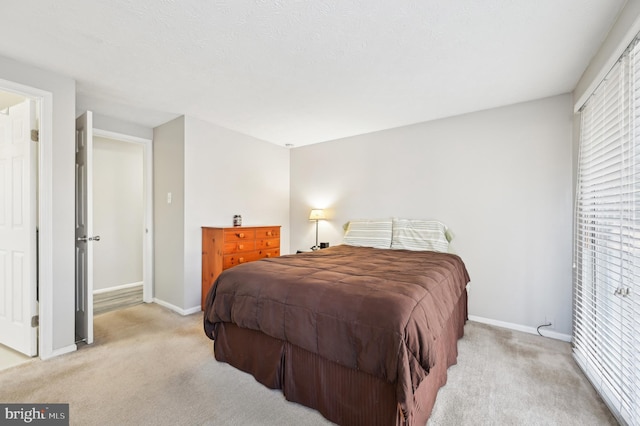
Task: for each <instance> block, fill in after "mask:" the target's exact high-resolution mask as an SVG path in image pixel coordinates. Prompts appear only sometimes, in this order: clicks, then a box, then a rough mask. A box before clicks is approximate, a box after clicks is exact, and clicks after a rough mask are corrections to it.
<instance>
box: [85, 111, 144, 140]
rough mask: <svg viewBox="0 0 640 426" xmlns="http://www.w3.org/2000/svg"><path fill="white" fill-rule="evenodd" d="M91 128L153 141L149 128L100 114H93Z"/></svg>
mask: <svg viewBox="0 0 640 426" xmlns="http://www.w3.org/2000/svg"><path fill="white" fill-rule="evenodd" d="M83 112H84V111H80V112H78V115H80V114H82V113H83ZM93 127H94V128H95V129H100V130H108V131H110V132H114V133H120V134H122V135H127V136H134V137H137V138H142V139H149V140H151V139H153V129H152V128H150V127H145V126H140V125H138V124H135V123H128V122H125V121H122V120H118V119H117V118H113V117H109V116H106V115H102V114H96V113H93Z"/></svg>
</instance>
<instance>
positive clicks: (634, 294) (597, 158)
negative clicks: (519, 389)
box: [572, 39, 640, 425]
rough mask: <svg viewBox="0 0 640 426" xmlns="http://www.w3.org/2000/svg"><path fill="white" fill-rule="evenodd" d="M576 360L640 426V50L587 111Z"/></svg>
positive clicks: (639, 47)
mask: <svg viewBox="0 0 640 426" xmlns="http://www.w3.org/2000/svg"><path fill="white" fill-rule="evenodd" d="M578 157H579V159H578V176H577V188H576V202H575V219H574V228H575V237H574V238H575V241H574V242H575V246H574V306H573V342H572V344H573V353H574V358H575V359H576V361H577V363H578V364H579V365H580V367H581V368H582V369H583V371H584V372H585V374H586V375H587V377H589V379H590V380H591V382H592V384H593V385H594V387H595V388H596V390H597V391H598V392H599V393H600V395H601V396H602V398H603V399H604V400H605V402H606V403H607V404H608V406H609V408H610V409H611V410H612V412H613V413H614V414H615V415H616V417H617V418H618V420H619V421H621V422H622V423H626V424H632V425H640V44H638V40H637V39H636V40H635V41H634V42H633V43H632V44H631V45H630V46H629V48H628V49H627V50H626V52H625V53H624V55H623V56H622V57H621V58H620V60H619V61H618V62H617V64H616V65H615V66H614V67H613V69H612V70H611V71H610V72H609V73H608V75H607V76H606V78H605V80H604V81H603V82H602V83H601V84H600V85H599V87H598V88H597V89H596V91H595V92H594V93H593V95H592V96H591V97H590V98H589V100H588V101H587V102H586V104H585V106H584V108H583V109H582V110H581V126H580V149H579V156H578Z"/></svg>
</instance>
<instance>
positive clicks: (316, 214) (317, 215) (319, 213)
mask: <svg viewBox="0 0 640 426" xmlns="http://www.w3.org/2000/svg"><path fill="white" fill-rule="evenodd" d="M322 219H326V217H325V216H324V210H322V209H313V210H311V213H309V220H322Z"/></svg>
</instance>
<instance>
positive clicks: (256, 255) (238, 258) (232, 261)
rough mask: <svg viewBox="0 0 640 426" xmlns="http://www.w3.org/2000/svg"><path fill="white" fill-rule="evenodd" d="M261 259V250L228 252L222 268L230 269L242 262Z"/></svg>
mask: <svg viewBox="0 0 640 426" xmlns="http://www.w3.org/2000/svg"><path fill="white" fill-rule="evenodd" d="M258 259H260V252H258V251H250V252H247V253H237V254H227V255H225V256H224V260H223V261H222V269H229V268H232V267H234V266H236V265H240V264H241V263H247V262H253V261H254V260H258Z"/></svg>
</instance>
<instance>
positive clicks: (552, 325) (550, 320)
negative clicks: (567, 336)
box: [544, 315, 556, 328]
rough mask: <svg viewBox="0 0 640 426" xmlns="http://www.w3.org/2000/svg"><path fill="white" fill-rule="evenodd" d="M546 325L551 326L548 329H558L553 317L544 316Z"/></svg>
mask: <svg viewBox="0 0 640 426" xmlns="http://www.w3.org/2000/svg"><path fill="white" fill-rule="evenodd" d="M544 323H545V324H550V325H549V327H548V328H555V327H556V321H555V319H554V318H553V316H551V315H545V316H544Z"/></svg>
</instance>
